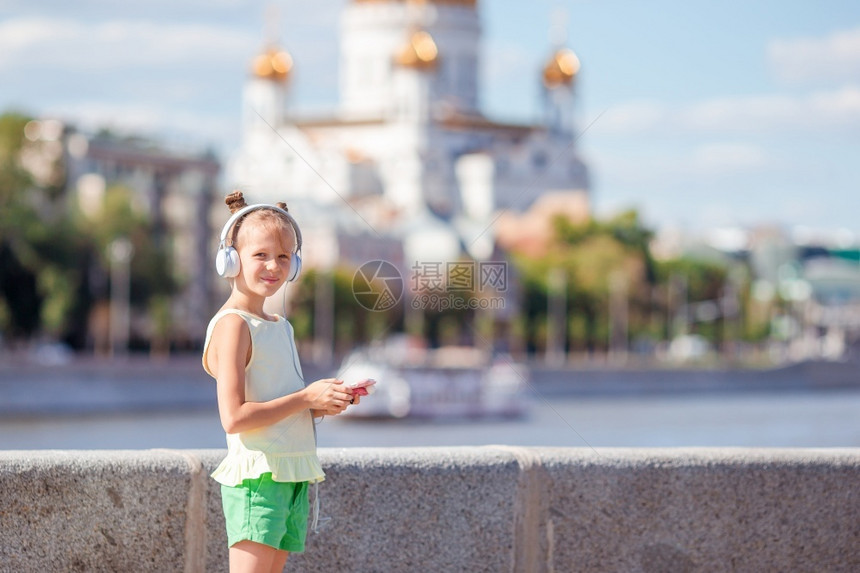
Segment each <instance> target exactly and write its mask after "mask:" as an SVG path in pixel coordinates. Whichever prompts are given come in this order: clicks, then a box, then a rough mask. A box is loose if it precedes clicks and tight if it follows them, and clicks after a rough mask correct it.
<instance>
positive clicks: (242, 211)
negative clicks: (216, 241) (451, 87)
mask: <svg viewBox="0 0 860 573" xmlns="http://www.w3.org/2000/svg"><path fill="white" fill-rule="evenodd" d="M259 209H270V210H272V211H275V212H277V213H280V214H281V215H284V216H285V217H286V218H287V220H288V221H289V222H290V224H291V225H292V226H293V230H294V231H295V232H296V251H300V250H301V248H302V231H301V229H299V224H298V223H297V222H296V220H295V218H293V216H292V215H290V214H289V213H288V212H287V211H285V210H284V209H281V208H280V207H278V206H277V205H268V204H266V203H258V204H256V205H247V206H245V207H242V208H241V209H239V210H238V211H236V212H235V213H233V216H232V217H230V218H229V219H227V222H226V223H225V224H224V228H223V229H222V230H221V243H220V244H221V247H224V245H225V243H226V241H227V235H228V234H229V233H230V229H232V228H233V225H235V224H236V222H237V221H238V220H239V219H241V218H242V217H244V216H245V215H247V214H248V213H250V212H251V211H257V210H259Z"/></svg>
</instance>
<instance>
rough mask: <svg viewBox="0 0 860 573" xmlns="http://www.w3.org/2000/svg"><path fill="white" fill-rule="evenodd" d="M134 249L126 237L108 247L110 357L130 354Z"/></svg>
mask: <svg viewBox="0 0 860 573" xmlns="http://www.w3.org/2000/svg"><path fill="white" fill-rule="evenodd" d="M133 256H134V247H133V246H132V244H131V241H129V240H128V239H127V238H125V237H120V238H119V239H115V240H114V241H112V242H111V244H110V245H108V258H109V259H110V356H111V358H117V357H124V356H126V355H127V354H128V339H129V327H130V322H131V312H130V306H131V304H130V292H131V289H130V282H131V281H130V275H131V273H130V267H131V264H130V263H131V258H132V257H133Z"/></svg>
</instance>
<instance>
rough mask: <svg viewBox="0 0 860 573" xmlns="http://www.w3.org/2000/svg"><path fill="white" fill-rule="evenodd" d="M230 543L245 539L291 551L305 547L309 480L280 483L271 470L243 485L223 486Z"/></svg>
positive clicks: (222, 498) (230, 544)
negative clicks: (274, 479)
mask: <svg viewBox="0 0 860 573" xmlns="http://www.w3.org/2000/svg"><path fill="white" fill-rule="evenodd" d="M221 503H222V505H223V507H224V520H225V521H226V523H227V546H228V547H232V546H233V545H235V544H236V543H238V542H240V541H244V540H249V541H254V542H256V543H262V544H263V545H268V546H270V547H274V548H275V549H280V550H282V551H289V552H291V553H298V552H301V551H304V550H305V539H306V538H307V535H308V482H298V483H296V482H278V481H273V480H272V474H271V473H264V474H263V475H261V476H260V477H258V478H256V479H246V480H244V481H243V482H242V484H241V485H238V486H235V487H230V486H226V485H223V484H222V485H221Z"/></svg>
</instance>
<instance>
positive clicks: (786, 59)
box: [767, 28, 860, 83]
mask: <svg viewBox="0 0 860 573" xmlns="http://www.w3.org/2000/svg"><path fill="white" fill-rule="evenodd" d="M767 56H768V61H769V63H770V65H771V67H772V68H773V71H774V73H775V74H776V76H777V77H778V78H780V79H783V80H785V81H788V82H792V83H809V82H820V81H835V82H840V83H850V82H853V81H856V80H857V78H858V77H860V28H854V29H852V30H840V31H837V32H833V33H831V34H830V35H828V36H825V37H821V38H800V39H793V40H774V41H772V42H770V44H769V45H768V47H767Z"/></svg>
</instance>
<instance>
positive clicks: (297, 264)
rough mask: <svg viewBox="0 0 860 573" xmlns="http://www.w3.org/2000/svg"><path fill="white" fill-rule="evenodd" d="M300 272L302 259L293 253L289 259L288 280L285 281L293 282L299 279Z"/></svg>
mask: <svg viewBox="0 0 860 573" xmlns="http://www.w3.org/2000/svg"><path fill="white" fill-rule="evenodd" d="M301 272H302V257H301V255H299V254H298V253H293V256H292V257H290V278H289V279H287V280H289V281H290V282H294V281H295V280H296V279H298V278H299V275H300V274H301Z"/></svg>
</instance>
